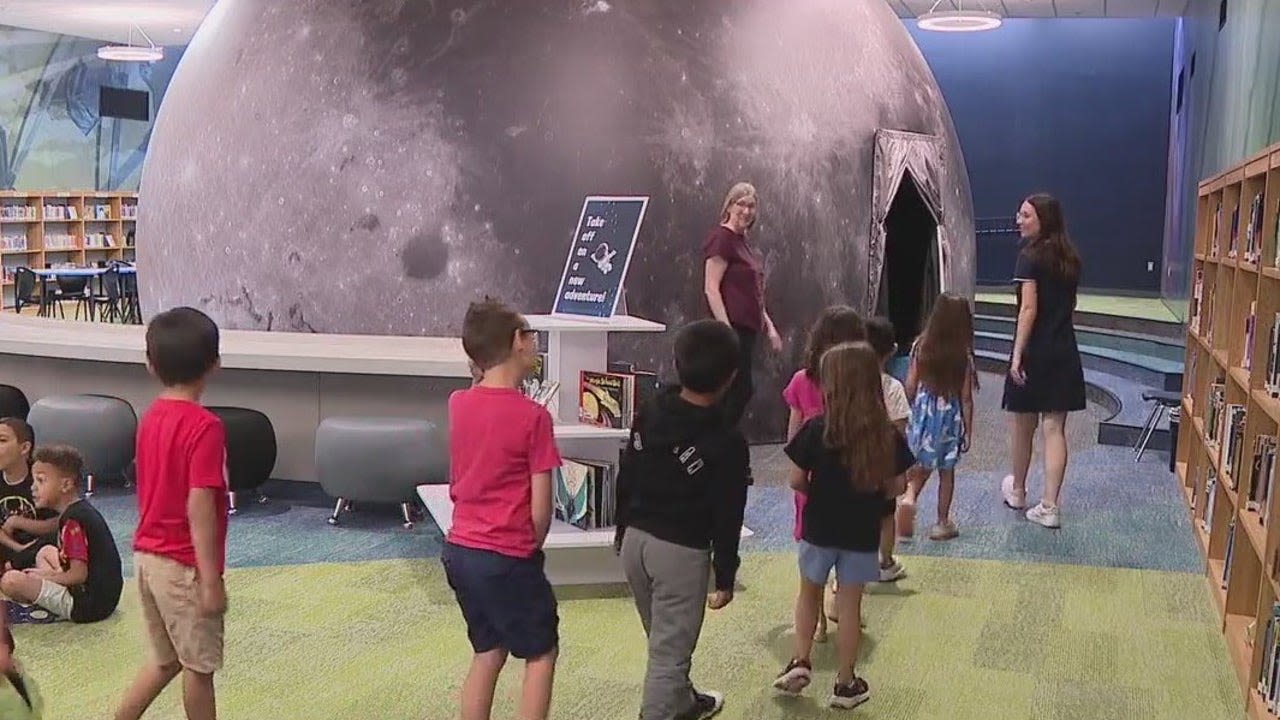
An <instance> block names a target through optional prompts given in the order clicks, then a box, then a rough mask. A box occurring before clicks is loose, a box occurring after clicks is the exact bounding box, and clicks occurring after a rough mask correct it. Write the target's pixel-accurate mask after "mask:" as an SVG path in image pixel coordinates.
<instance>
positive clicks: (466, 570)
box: [440, 542, 560, 660]
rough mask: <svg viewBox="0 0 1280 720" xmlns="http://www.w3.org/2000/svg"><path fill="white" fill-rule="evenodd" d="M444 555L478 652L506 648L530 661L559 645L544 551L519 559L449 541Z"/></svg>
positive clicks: (450, 584) (445, 569)
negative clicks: (545, 570) (544, 565)
mask: <svg viewBox="0 0 1280 720" xmlns="http://www.w3.org/2000/svg"><path fill="white" fill-rule="evenodd" d="M440 559H441V562H442V563H443V564H444V573H445V578H446V579H447V580H448V581H449V587H451V588H453V593H454V596H455V597H456V598H457V600H458V607H459V608H460V609H461V610H462V617H463V619H464V620H466V623H467V638H468V639H469V640H470V641H471V648H472V649H473V650H474V651H475V652H476V653H477V654H479V653H486V652H489V651H490V650H496V649H499V648H501V649H504V650H506V651H507V652H509V653H511V655H513V656H515V657H516V658H519V659H521V660H529V659H533V658H538V657H542V656H543V655H545V654H547V653H548V652H550V651H552V650H554V649H555V648H556V645H557V644H558V643H559V626H560V617H559V614H558V612H557V606H556V596H555V593H554V592H553V591H552V590H551V583H549V582H548V581H547V575H546V572H544V570H543V560H544V556H543V554H542V551H541V550H539V551H538V552H536V553H534V555H533V556H532V557H527V558H518V557H511V556H509V555H503V554H501V553H496V552H493V551H491V550H478V549H475V548H469V547H463V546H461V545H454V544H453V543H449V542H446V543H445V544H444V550H443V552H442V553H441V557H440Z"/></svg>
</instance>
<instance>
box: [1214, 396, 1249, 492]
mask: <svg viewBox="0 0 1280 720" xmlns="http://www.w3.org/2000/svg"><path fill="white" fill-rule="evenodd" d="M1247 415H1248V411H1247V410H1246V409H1245V406H1244V405H1241V404H1239V403H1231V404H1229V405H1227V406H1226V408H1225V411H1224V413H1223V420H1224V422H1222V423H1221V425H1220V427H1219V433H1218V438H1217V446H1218V463H1219V465H1220V466H1221V467H1222V473H1223V474H1224V475H1226V476H1227V485H1228V486H1230V488H1231V489H1232V490H1236V489H1238V488H1237V486H1238V484H1239V478H1240V474H1239V473H1238V472H1237V470H1238V469H1239V468H1240V459H1241V457H1242V456H1243V455H1244V453H1243V451H1242V449H1243V447H1244V421H1245V417H1246V416H1247Z"/></svg>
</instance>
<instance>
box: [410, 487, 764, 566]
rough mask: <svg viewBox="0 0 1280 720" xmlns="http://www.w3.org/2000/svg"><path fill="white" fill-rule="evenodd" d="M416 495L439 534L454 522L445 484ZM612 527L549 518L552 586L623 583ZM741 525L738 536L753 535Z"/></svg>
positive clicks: (547, 547)
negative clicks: (597, 527) (590, 527)
mask: <svg viewBox="0 0 1280 720" xmlns="http://www.w3.org/2000/svg"><path fill="white" fill-rule="evenodd" d="M418 498H419V499H420V500H422V504H423V505H425V506H426V508H427V512H428V513H430V514H431V518H432V519H433V520H435V523H436V525H437V526H438V527H439V528H440V533H441V534H442V535H444V534H447V533H448V532H449V528H450V527H451V526H452V525H453V501H452V500H450V499H449V486H448V485H419V486H418ZM613 533H614V530H613V528H603V529H600V530H582V529H580V528H577V527H574V526H573V525H570V524H568V523H566V522H562V521H560V520H554V519H553V520H552V521H551V528H550V529H549V530H548V531H547V539H546V541H545V542H543V544H542V548H543V552H544V553H545V554H546V556H547V562H546V572H547V579H548V580H550V581H551V584H552V585H605V584H615V583H625V582H626V581H627V580H626V577H625V576H624V575H623V573H622V563H621V562H619V560H618V557H617V556H616V555H614V553H613ZM752 534H753V533H752V532H751V530H749V529H748V528H747V527H746V526H743V528H742V533H741V537H744V538H747V537H751V536H752Z"/></svg>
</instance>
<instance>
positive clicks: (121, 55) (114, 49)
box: [98, 45, 164, 62]
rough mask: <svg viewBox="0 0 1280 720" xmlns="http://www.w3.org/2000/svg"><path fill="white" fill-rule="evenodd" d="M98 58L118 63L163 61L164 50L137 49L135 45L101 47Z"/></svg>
mask: <svg viewBox="0 0 1280 720" xmlns="http://www.w3.org/2000/svg"><path fill="white" fill-rule="evenodd" d="M98 57H100V58H102V59H103V60H117V61H119V62H156V61H157V60H163V59H164V48H160V47H138V46H136V45H103V46H102V47H100V48H98Z"/></svg>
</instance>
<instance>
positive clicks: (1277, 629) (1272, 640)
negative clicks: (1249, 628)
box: [1254, 602, 1280, 713]
mask: <svg viewBox="0 0 1280 720" xmlns="http://www.w3.org/2000/svg"><path fill="white" fill-rule="evenodd" d="M1261 645H1262V662H1261V663H1260V664H1259V667H1258V675H1257V677H1256V678H1255V682H1254V689H1255V690H1257V692H1258V694H1259V695H1260V696H1261V698H1262V700H1263V701H1264V702H1265V703H1266V705H1267V709H1268V710H1269V711H1270V712H1273V713H1274V712H1276V705H1277V702H1280V698H1278V697H1277V695H1278V694H1280V693H1277V692H1276V691H1277V682H1276V681H1277V680H1280V677H1278V676H1280V662H1277V661H1278V660H1280V602H1273V603H1272V604H1271V615H1270V617H1268V618H1267V622H1266V625H1265V626H1263V629H1262V638H1261Z"/></svg>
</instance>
